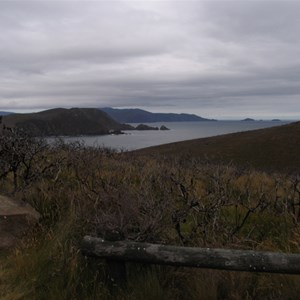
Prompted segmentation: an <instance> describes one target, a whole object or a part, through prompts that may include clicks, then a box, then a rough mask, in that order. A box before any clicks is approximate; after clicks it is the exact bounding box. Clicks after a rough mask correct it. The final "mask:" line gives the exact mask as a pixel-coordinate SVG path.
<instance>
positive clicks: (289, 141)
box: [136, 122, 300, 171]
mask: <svg viewBox="0 0 300 300" xmlns="http://www.w3.org/2000/svg"><path fill="white" fill-rule="evenodd" d="M136 153H139V154H143V155H162V156H164V155H165V156H178V155H180V156H186V157H187V158H198V159H209V160H211V161H214V162H222V163H224V162H226V163H229V162H233V163H234V164H235V165H238V166H243V167H253V168H258V169H263V170H278V171H299V170H300V155H299V153H300V122H295V123H291V124H287V125H282V126H277V127H272V128H267V129H259V130H253V131H247V132H240V133H233V134H226V135H221V136H216V137H209V138H201V139H195V140H190V141H184V142H177V143H171V144H165V145H160V146H155V147H150V148H146V149H142V150H137V151H136Z"/></svg>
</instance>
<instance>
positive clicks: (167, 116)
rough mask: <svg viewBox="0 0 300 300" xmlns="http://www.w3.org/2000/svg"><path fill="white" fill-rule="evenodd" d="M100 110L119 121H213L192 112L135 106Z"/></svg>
mask: <svg viewBox="0 0 300 300" xmlns="http://www.w3.org/2000/svg"><path fill="white" fill-rule="evenodd" d="M101 110H102V111H104V112H106V113H107V114H108V115H110V116H111V117H112V118H113V119H115V120H116V121H118V122H120V123H152V122H198V121H215V120H210V119H205V118H202V117H199V116H197V115H193V114H174V113H152V112H149V111H146V110H142V109H137V108H132V109H131V108H130V109H116V108H111V107H105V108H101Z"/></svg>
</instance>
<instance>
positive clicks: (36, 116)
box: [3, 108, 133, 136]
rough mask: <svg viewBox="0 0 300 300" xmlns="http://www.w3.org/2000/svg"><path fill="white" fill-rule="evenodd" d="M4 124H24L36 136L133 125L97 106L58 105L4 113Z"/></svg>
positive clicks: (104, 130)
mask: <svg viewBox="0 0 300 300" xmlns="http://www.w3.org/2000/svg"><path fill="white" fill-rule="evenodd" d="M3 123H4V124H5V126H9V127H17V128H22V129H23V130H25V131H27V132H29V133H30V134H31V135H33V136H59V135H70V136H75V135H99V134H108V133H110V132H113V131H120V130H129V129H133V127H132V126H130V125H126V124H120V123H119V122H117V121H115V120H113V119H112V118H111V117H110V116H109V115H107V114H106V113H105V112H103V111H101V110H99V109H96V108H71V109H65V108H55V109H50V110H45V111H42V112H38V113H28V114H13V115H8V116H4V117H3Z"/></svg>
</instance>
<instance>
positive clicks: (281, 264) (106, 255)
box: [81, 236, 300, 275]
mask: <svg viewBox="0 0 300 300" xmlns="http://www.w3.org/2000/svg"><path fill="white" fill-rule="evenodd" d="M81 248H82V252H83V254H84V255H86V256H94V257H98V258H102V259H106V260H107V261H109V262H113V266H114V268H116V267H118V264H119V266H120V270H119V271H121V269H124V265H125V264H124V263H125V262H140V263H148V264H161V265H170V266H182V267H194V268H207V269H219V270H231V271H246V272H268V273H281V274H298V275H299V274H300V254H289V253H278V252H264V251H252V250H231V249H214V248H196V247H178V246H169V245H161V244H149V243H137V242H131V241H126V240H124V241H115V242H112V241H106V240H104V239H101V238H95V237H91V236H85V237H84V239H83V241H82V247H81Z"/></svg>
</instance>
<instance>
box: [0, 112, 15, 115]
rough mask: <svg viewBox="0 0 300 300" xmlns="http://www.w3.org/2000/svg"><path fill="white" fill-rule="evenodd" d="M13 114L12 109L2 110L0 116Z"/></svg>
mask: <svg viewBox="0 0 300 300" xmlns="http://www.w3.org/2000/svg"><path fill="white" fill-rule="evenodd" d="M11 114H13V112H10V111H0V116H7V115H11Z"/></svg>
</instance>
